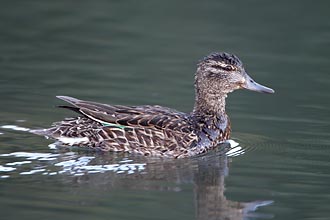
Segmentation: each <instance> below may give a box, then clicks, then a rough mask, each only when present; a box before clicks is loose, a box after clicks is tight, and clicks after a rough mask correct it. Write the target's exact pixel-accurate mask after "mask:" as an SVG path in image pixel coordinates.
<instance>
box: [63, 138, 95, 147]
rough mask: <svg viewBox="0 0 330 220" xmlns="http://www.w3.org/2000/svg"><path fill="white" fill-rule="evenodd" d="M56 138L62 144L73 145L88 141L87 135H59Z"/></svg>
mask: <svg viewBox="0 0 330 220" xmlns="http://www.w3.org/2000/svg"><path fill="white" fill-rule="evenodd" d="M58 140H59V141H60V142H62V143H63V144H67V145H70V146H72V145H75V144H87V143H88V142H89V138H88V137H79V138H77V137H59V138H58Z"/></svg>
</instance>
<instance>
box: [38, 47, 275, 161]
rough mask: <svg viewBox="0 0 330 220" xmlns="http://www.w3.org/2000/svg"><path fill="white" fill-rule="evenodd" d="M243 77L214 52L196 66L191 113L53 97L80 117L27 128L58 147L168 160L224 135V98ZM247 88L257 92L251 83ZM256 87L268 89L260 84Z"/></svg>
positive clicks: (234, 61)
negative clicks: (58, 145) (131, 154)
mask: <svg viewBox="0 0 330 220" xmlns="http://www.w3.org/2000/svg"><path fill="white" fill-rule="evenodd" d="M248 80H249V81H250V80H252V79H251V78H249V76H248V75H247V74H246V72H245V70H244V68H243V66H242V63H241V61H240V60H239V59H238V58H237V57H236V56H234V55H230V54H227V53H214V54H211V55H209V56H208V57H206V58H204V59H203V60H202V61H201V62H200V63H199V64H198V68H197V72H196V75H195V91H196V100H195V106H194V109H193V111H192V112H191V113H182V112H178V111H176V110H173V109H169V108H166V107H161V106H148V105H145V106H119V105H107V104H101V103H96V102H90V101H83V100H79V99H75V98H72V97H68V96H58V98H60V99H62V100H64V101H66V102H68V103H70V104H71V105H72V106H60V107H62V108H67V109H70V110H73V111H75V112H78V113H79V114H80V116H78V117H76V118H68V119H65V120H63V121H61V122H56V123H54V124H53V127H51V128H49V129H41V130H33V131H32V132H33V133H36V134H40V135H44V136H48V137H50V138H54V139H57V140H58V141H59V142H60V143H61V144H63V145H70V146H73V145H74V146H81V147H89V148H94V149H98V150H102V151H114V152H129V153H136V154H142V155H146V156H157V157H172V158H183V157H189V156H194V155H198V154H201V153H204V152H207V151H208V150H210V149H213V148H215V147H216V146H217V145H218V144H219V143H221V142H223V141H225V140H227V139H228V138H229V137H230V131H231V128H230V121H229V118H228V116H227V114H226V113H225V98H226V97H227V93H229V92H231V91H233V90H235V89H238V88H242V87H244V88H247V87H248V86H247V85H246V84H247V82H246V81H248ZM253 82H254V81H253ZM250 84H251V82H250ZM255 84H256V83H255ZM256 85H257V86H261V85H259V84H256ZM250 87H251V85H250ZM247 89H251V90H256V91H257V89H256V88H253V87H251V88H247ZM258 89H259V91H261V92H268V93H270V92H272V91H271V89H268V88H266V87H260V88H258ZM262 89H263V90H262ZM267 89H268V90H267Z"/></svg>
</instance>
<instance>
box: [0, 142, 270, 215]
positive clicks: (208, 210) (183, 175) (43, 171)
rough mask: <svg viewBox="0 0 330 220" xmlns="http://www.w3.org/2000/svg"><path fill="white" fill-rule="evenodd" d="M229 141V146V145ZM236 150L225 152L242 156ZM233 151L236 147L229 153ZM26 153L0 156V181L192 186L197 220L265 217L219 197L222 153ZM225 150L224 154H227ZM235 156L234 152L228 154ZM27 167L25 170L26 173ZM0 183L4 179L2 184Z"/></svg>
mask: <svg viewBox="0 0 330 220" xmlns="http://www.w3.org/2000/svg"><path fill="white" fill-rule="evenodd" d="M232 143H234V142H232ZM237 147H238V146H235V147H234V148H231V149H229V151H230V152H232V154H233V152H243V151H242V149H241V148H240V147H238V148H237ZM235 148H237V149H236V150H235ZM63 150H65V149H57V152H56V153H27V152H13V153H8V154H2V155H0V157H1V158H7V159H8V158H10V159H15V158H16V159H15V160H17V158H19V161H11V162H8V163H5V164H3V165H0V173H4V175H2V176H1V177H2V178H8V177H10V178H14V177H15V175H31V174H34V175H38V174H39V175H58V176H59V178H61V179H63V181H66V182H67V181H68V182H72V181H74V182H75V183H79V184H84V187H93V188H97V189H100V190H113V189H117V188H125V189H135V190H159V191H180V190H181V187H182V185H183V184H186V183H188V184H190V183H193V184H194V195H195V197H194V200H195V201H194V203H195V205H196V217H197V219H200V220H201V219H208V220H210V219H232V220H238V219H248V218H250V217H255V218H270V217H272V216H271V215H263V214H259V213H255V212H254V211H255V210H256V208H258V207H259V206H265V205H269V204H270V203H271V201H254V202H248V203H244V202H236V201H231V200H227V198H226V197H225V195H224V190H225V181H224V180H225V177H226V176H227V175H228V158H230V157H228V156H227V155H226V154H225V152H220V151H218V152H213V153H211V154H207V155H205V156H203V157H198V158H191V159H182V160H165V159H156V158H145V157H132V156H130V155H129V157H122V156H121V157H120V156H118V155H114V154H98V153H95V152H94V153H90V152H83V153H79V152H61V151H63ZM229 151H228V150H227V151H226V152H229ZM234 154H235V153H234ZM28 168H29V169H28ZM3 181H5V180H3Z"/></svg>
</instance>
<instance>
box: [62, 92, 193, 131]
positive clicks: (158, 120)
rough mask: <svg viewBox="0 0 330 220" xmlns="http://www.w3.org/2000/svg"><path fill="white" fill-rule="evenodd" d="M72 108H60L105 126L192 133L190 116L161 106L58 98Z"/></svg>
mask: <svg viewBox="0 0 330 220" xmlns="http://www.w3.org/2000/svg"><path fill="white" fill-rule="evenodd" d="M57 98H59V99H62V100H64V101H66V102H68V103H70V104H71V105H73V107H72V106H60V107H63V108H68V109H71V110H73V111H76V112H79V113H81V114H83V115H85V116H86V117H88V118H90V119H92V120H94V121H97V122H99V123H101V124H102V125H104V126H107V125H118V126H129V127H141V128H148V127H149V128H156V129H164V130H171V131H176V132H179V133H191V132H192V127H191V124H190V121H189V118H188V115H186V114H185V113H182V112H178V111H175V110H173V109H170V108H165V107H161V106H149V105H144V106H121V105H107V104H101V103H97V102H90V101H83V100H79V99H76V98H72V97H69V96H57Z"/></svg>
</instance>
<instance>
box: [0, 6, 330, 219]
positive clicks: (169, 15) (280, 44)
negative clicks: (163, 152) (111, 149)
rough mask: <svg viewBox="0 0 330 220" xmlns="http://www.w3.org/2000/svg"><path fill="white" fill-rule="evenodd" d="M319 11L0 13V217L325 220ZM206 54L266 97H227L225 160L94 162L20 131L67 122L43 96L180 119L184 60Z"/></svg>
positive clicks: (329, 81)
mask: <svg viewBox="0 0 330 220" xmlns="http://www.w3.org/2000/svg"><path fill="white" fill-rule="evenodd" d="M329 7H330V3H329V2H326V1H314V2H310V1H305V0H301V1H295V0H294V1H290V2H288V1H231V2H227V1H204V2H201V1H199V2H198V1H186V2H177V1H172V0H168V1H143V2H138V1H97V2H94V1H79V3H77V2H76V1H67V0H66V1H45V0H44V1H34V2H26V1H4V2H2V6H1V8H0V12H1V13H0V20H1V23H0V27H1V29H0V33H1V34H0V48H1V54H0V76H1V77H0V84H1V87H0V93H1V96H0V100H1V107H0V109H1V110H0V188H1V191H0V206H1V215H0V216H1V217H0V219H36V218H38V219H42V218H47V219H59V218H60V219H73V218H79V219H91V218H93V219H123V220H127V219H235V220H236V219H281V220H283V219H289V220H294V219H299V220H300V219H318V220H319V219H330V217H329V216H330V211H329V208H328V206H329V205H328V204H329V202H330V187H329V181H330V175H329V167H330V161H329V155H330V148H329V146H330V141H329V140H330V134H329V131H330V122H329V121H330V114H329V110H328V109H329V108H330V103H329V101H328V100H329V96H330V95H329V94H330V78H329V73H328V70H329V69H330V64H329V62H328V60H329V58H330V52H329V51H330V50H329V49H330V44H329V43H330V23H329V22H328V21H329V19H330V14H329V13H328V9H329ZM213 51H228V52H232V53H235V54H237V55H239V57H240V58H241V59H242V60H243V62H244V63H245V66H246V68H247V70H248V72H249V74H250V75H251V76H252V77H253V78H254V79H255V80H256V81H257V82H260V83H262V84H265V85H268V86H270V87H272V88H274V89H275V90H276V93H275V94H274V95H263V94H256V93H252V92H248V91H238V92H235V93H233V94H231V95H230V96H229V99H228V107H227V111H228V114H229V115H230V116H231V121H232V125H233V134H232V138H233V139H234V140H235V141H236V142H238V143H239V146H236V147H233V149H231V151H230V152H229V154H228V155H227V156H226V155H225V152H224V151H225V150H224V149H225V148H223V149H220V150H219V151H218V152H212V153H210V154H208V155H206V156H204V157H198V158H193V159H185V160H176V161H173V160H157V159H151V158H144V157H136V156H132V155H113V154H99V153H95V152H88V151H83V150H75V149H62V148H60V149H59V148H56V147H54V146H53V145H52V141H50V140H46V139H44V138H42V137H38V136H34V135H32V134H29V133H28V132H27V130H28V129H30V128H40V127H48V126H49V125H50V124H51V122H53V121H57V120H60V119H62V118H63V117H66V116H72V113H71V112H68V111H65V110H61V109H56V108H54V106H56V105H58V104H62V102H61V101H60V100H56V99H55V95H70V96H73V97H77V98H81V99H86V100H94V101H99V102H106V103H114V104H125V105H140V104H158V105H163V106H168V107H172V108H175V109H178V110H181V111H186V112H188V111H190V110H191V108H192V105H193V99H194V98H193V88H192V83H193V73H194V71H195V67H196V62H197V60H198V59H200V58H202V57H203V56H205V55H207V54H208V53H210V52H213ZM256 208H258V209H256ZM255 209H256V210H255Z"/></svg>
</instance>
